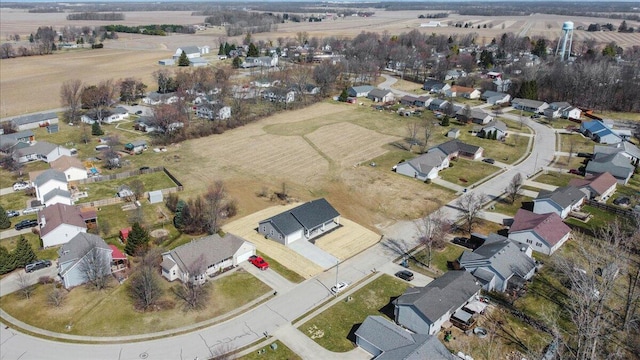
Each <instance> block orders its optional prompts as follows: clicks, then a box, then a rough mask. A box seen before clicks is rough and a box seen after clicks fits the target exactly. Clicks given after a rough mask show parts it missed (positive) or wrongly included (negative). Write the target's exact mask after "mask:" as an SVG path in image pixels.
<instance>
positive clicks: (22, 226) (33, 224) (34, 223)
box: [15, 220, 38, 230]
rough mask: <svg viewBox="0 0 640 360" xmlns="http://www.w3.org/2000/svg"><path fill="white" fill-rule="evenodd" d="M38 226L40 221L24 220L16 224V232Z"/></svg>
mask: <svg viewBox="0 0 640 360" xmlns="http://www.w3.org/2000/svg"><path fill="white" fill-rule="evenodd" d="M36 226H38V220H22V221H20V222H19V223H17V224H16V226H15V228H16V230H22V229H26V228H30V227H36Z"/></svg>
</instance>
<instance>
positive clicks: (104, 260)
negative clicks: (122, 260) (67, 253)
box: [78, 243, 111, 290]
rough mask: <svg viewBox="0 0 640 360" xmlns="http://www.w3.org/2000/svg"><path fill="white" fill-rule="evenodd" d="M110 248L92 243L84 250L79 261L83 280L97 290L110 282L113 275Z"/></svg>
mask: <svg viewBox="0 0 640 360" xmlns="http://www.w3.org/2000/svg"><path fill="white" fill-rule="evenodd" d="M109 251H110V250H108V249H104V248H102V247H100V246H98V245H97V244H96V243H90V244H89V245H88V246H87V247H86V248H85V250H84V251H83V252H82V254H83V255H82V257H81V258H80V260H79V262H78V269H79V270H80V273H81V274H82V276H83V280H84V281H85V282H86V283H87V284H88V285H89V286H90V287H92V288H94V289H95V290H102V289H104V288H106V287H107V285H108V283H109V276H110V275H111V262H110V256H109Z"/></svg>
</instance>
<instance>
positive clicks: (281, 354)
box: [238, 340, 302, 360]
mask: <svg viewBox="0 0 640 360" xmlns="http://www.w3.org/2000/svg"><path fill="white" fill-rule="evenodd" d="M272 344H275V345H276V349H275V350H274V349H273V348H271V346H272ZM238 359H239V360H260V359H268V360H298V359H302V358H301V357H300V356H298V355H296V353H294V352H293V351H291V349H289V348H288V347H287V346H286V345H285V344H283V343H282V342H281V341H279V340H276V341H274V342H272V343H271V344H269V345H266V346H265V347H263V348H261V349H258V350H257V351H254V352H252V353H250V354H247V355H245V356H242V357H239V358H238Z"/></svg>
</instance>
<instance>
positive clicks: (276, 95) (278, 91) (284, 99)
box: [262, 88, 296, 104]
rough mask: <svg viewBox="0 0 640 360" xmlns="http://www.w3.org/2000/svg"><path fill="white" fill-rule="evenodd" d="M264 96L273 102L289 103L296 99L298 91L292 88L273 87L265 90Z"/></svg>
mask: <svg viewBox="0 0 640 360" xmlns="http://www.w3.org/2000/svg"><path fill="white" fill-rule="evenodd" d="M262 97H263V98H265V99H267V100H269V101H272V102H279V103H285V104H288V103H292V102H294V101H295V99H296V92H295V91H293V90H291V89H283V88H271V89H270V90H268V91H265V92H264V94H263V95H262Z"/></svg>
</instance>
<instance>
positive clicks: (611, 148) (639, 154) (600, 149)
mask: <svg viewBox="0 0 640 360" xmlns="http://www.w3.org/2000/svg"><path fill="white" fill-rule="evenodd" d="M593 153H594V154H614V153H620V154H621V155H622V156H624V157H626V158H629V160H631V163H632V164H633V165H636V166H637V165H638V164H640V149H639V148H638V147H637V146H636V145H634V144H633V143H630V142H628V141H622V142H619V143H617V144H612V145H608V146H604V145H596V146H594V147H593Z"/></svg>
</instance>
